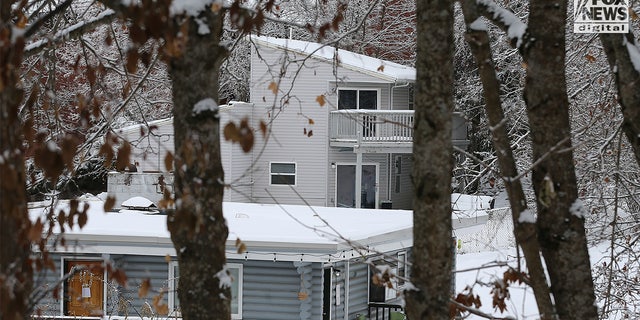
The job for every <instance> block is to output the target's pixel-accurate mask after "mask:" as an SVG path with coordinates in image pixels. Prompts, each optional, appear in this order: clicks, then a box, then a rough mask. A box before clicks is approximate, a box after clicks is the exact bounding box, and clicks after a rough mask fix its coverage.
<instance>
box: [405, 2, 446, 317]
mask: <svg viewBox="0 0 640 320" xmlns="http://www.w3.org/2000/svg"><path fill="white" fill-rule="evenodd" d="M416 14H417V17H418V22H417V23H418V25H417V30H418V39H417V42H418V45H417V61H416V69H417V70H416V71H417V77H416V96H415V125H414V144H413V172H412V179H413V185H414V190H415V191H414V192H415V194H414V200H413V210H414V213H413V223H414V229H413V230H414V231H413V264H412V267H411V282H412V283H413V285H414V286H415V289H414V290H409V291H407V292H406V293H405V294H406V299H407V308H406V309H407V315H408V318H409V319H412V320H419V319H448V318H449V299H450V297H451V277H452V272H451V268H452V259H453V257H452V251H451V248H452V245H453V244H452V240H451V236H452V233H451V174H452V170H453V158H452V154H453V147H452V142H451V117H452V112H453V52H454V44H453V43H454V42H453V2H451V1H447V0H441V1H418V2H417V11H416Z"/></svg>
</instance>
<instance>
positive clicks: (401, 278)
mask: <svg viewBox="0 0 640 320" xmlns="http://www.w3.org/2000/svg"><path fill="white" fill-rule="evenodd" d="M396 275H397V276H398V282H397V283H398V287H402V286H404V282H405V279H407V275H408V273H407V253H406V252H405V251H401V252H398V271H397V272H396Z"/></svg>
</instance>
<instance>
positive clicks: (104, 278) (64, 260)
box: [59, 256, 109, 317]
mask: <svg viewBox="0 0 640 320" xmlns="http://www.w3.org/2000/svg"><path fill="white" fill-rule="evenodd" d="M107 259H109V258H108V257H104V256H80V257H79V256H61V257H60V279H62V278H64V276H65V275H66V274H67V273H66V271H65V270H66V267H67V262H82V261H87V262H98V261H99V262H102V263H103V264H104V263H105V261H106V260H107ZM102 281H103V283H102V312H103V316H105V315H106V314H104V313H106V311H107V289H108V288H107V283H106V282H107V269H106V268H105V269H104V270H103V271H102ZM67 286H68V285H67V281H64V282H63V283H62V286H60V292H59V297H61V299H60V315H61V316H63V317H66V316H67V315H66V314H65V313H66V312H67V311H68V310H67V308H66V306H65V302H66V299H67V297H66V296H65V289H67Z"/></svg>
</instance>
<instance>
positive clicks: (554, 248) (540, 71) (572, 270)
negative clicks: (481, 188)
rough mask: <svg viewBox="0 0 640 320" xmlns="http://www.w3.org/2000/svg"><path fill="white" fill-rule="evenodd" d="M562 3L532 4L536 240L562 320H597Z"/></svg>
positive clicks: (529, 56) (528, 46)
mask: <svg viewBox="0 0 640 320" xmlns="http://www.w3.org/2000/svg"><path fill="white" fill-rule="evenodd" d="M566 17H567V3H566V2H557V3H556V2H550V1H546V0H535V1H531V6H530V14H529V30H528V32H529V36H530V37H529V38H528V39H529V40H528V43H525V45H524V57H525V62H526V66H527V78H526V83H525V101H526V104H527V114H528V116H529V124H530V128H531V139H532V151H533V162H534V163H535V165H534V167H533V186H534V190H535V192H536V203H537V206H538V220H537V227H538V237H539V241H540V246H541V249H542V254H543V256H544V258H545V262H546V265H547V270H548V272H549V277H550V280H551V291H552V293H553V297H554V300H555V304H556V310H557V313H558V316H559V317H560V319H597V309H596V306H595V296H594V291H593V279H592V277H591V264H590V262H589V253H588V250H587V242H586V236H585V229H584V217H582V216H581V215H580V214H572V212H575V211H576V210H574V209H572V206H578V205H579V202H577V201H576V200H577V188H576V176H575V168H574V165H573V152H572V146H571V127H570V123H569V103H568V99H567V93H566V92H567V90H566V79H565V31H564V30H565V27H566Z"/></svg>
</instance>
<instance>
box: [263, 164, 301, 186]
mask: <svg viewBox="0 0 640 320" xmlns="http://www.w3.org/2000/svg"><path fill="white" fill-rule="evenodd" d="M273 164H292V165H293V173H280V172H273V171H272V165H273ZM274 176H293V184H284V183H273V177H274ZM269 185H270V186H293V187H295V186H297V185H298V163H296V162H287V161H271V162H269Z"/></svg>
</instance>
